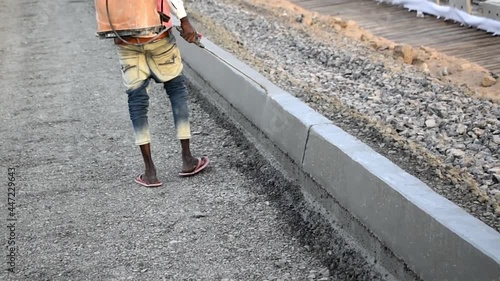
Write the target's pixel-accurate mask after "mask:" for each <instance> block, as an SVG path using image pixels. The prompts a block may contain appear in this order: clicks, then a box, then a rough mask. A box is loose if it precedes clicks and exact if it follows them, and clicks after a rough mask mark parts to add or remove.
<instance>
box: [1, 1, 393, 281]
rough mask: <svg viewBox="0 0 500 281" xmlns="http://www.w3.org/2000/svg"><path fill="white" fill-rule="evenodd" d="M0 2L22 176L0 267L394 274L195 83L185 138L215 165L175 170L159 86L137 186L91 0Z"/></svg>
mask: <svg viewBox="0 0 500 281" xmlns="http://www.w3.org/2000/svg"><path fill="white" fill-rule="evenodd" d="M0 6H1V7H2V9H0V17H1V18H2V19H3V20H4V26H3V28H1V29H0V35H1V36H2V37H3V38H9V40H7V41H5V42H4V43H3V44H2V45H1V46H0V63H1V66H2V67H1V68H0V75H1V76H2V79H1V80H0V88H2V89H4V91H2V92H1V93H0V95H1V96H2V101H3V102H2V105H3V106H2V107H1V108H0V115H2V116H3V118H5V122H2V124H1V126H0V132H1V133H0V140H1V143H2V146H0V163H2V164H3V165H2V171H3V172H4V173H5V174H6V173H7V168H8V167H13V166H15V167H16V184H17V187H16V188H17V190H16V205H15V214H16V218H17V221H16V222H15V223H16V228H15V239H16V240H15V242H16V244H15V246H16V247H17V251H16V265H15V271H16V273H15V274H14V275H10V276H8V275H7V272H6V271H5V270H2V272H1V273H0V279H1V280H40V281H42V280H54V281H55V280H391V279H390V278H389V277H387V276H382V275H381V274H379V273H377V272H375V271H374V270H372V265H371V264H370V263H369V262H368V259H366V258H364V257H363V256H361V255H360V254H359V253H357V252H356V251H354V250H352V248H351V247H350V244H348V243H347V242H346V241H345V239H344V238H342V237H341V236H340V235H338V232H336V231H335V229H329V228H328V225H327V224H326V223H322V221H321V217H319V216H318V215H317V214H316V215H315V213H314V212H311V213H310V214H309V218H311V219H306V218H308V217H303V214H304V213H307V212H308V209H307V206H306V205H305V203H304V200H303V198H302V197H301V194H300V192H299V187H297V186H293V185H291V184H290V183H289V182H288V181H286V180H285V179H284V178H283V177H282V176H281V174H280V173H279V171H276V170H274V169H273V168H272V167H271V166H270V165H268V164H267V162H266V160H265V159H263V158H262V157H261V156H259V155H258V153H257V152H256V150H255V149H254V148H253V147H252V146H250V145H249V144H248V143H247V142H246V140H245V139H244V138H243V137H242V136H241V134H239V132H238V131H235V130H234V129H233V128H232V127H231V126H230V125H228V124H225V123H224V122H221V120H224V119H223V117H220V116H217V113H216V112H213V111H212V112H211V111H208V110H205V109H204V104H203V102H202V101H200V100H199V99H198V98H197V96H196V95H192V96H191V98H190V104H191V114H192V125H193V131H194V132H197V134H196V137H195V138H194V142H193V151H194V152H196V155H199V154H201V153H204V154H205V153H206V154H208V155H209V156H210V158H211V160H212V164H211V167H210V168H209V169H208V170H207V171H206V172H204V173H203V174H200V175H198V176H196V177H193V178H188V179H181V178H179V177H177V176H176V172H177V171H178V169H179V168H180V157H179V153H180V151H179V150H180V148H179V145H178V143H177V141H176V140H175V133H174V132H173V131H172V130H171V128H172V127H173V124H172V123H173V122H172V118H171V108H170V106H169V105H168V102H167V98H166V97H165V94H164V92H163V91H162V88H161V87H160V85H155V86H154V87H153V89H152V91H151V109H150V116H151V120H150V121H151V127H152V135H153V154H154V155H155V156H154V157H155V159H156V164H157V169H158V172H159V177H160V179H161V180H163V181H164V183H165V185H164V186H163V187H161V188H158V189H146V188H142V187H140V186H138V185H136V184H135V183H134V182H133V181H132V179H133V177H134V176H135V175H136V174H137V173H139V172H140V171H141V168H142V163H141V162H142V160H141V159H140V153H139V151H138V149H137V147H136V146H134V145H133V135H132V129H131V125H130V121H129V120H128V113H127V104H126V95H125V93H124V89H123V85H122V84H121V78H120V71H119V65H118V61H117V58H116V54H115V51H114V49H113V47H112V43H111V42H110V41H109V40H108V41H99V40H98V39H96V38H95V37H93V32H94V31H95V14H94V12H93V11H94V10H93V1H63V0H53V1H42V0H38V1H31V2H29V3H25V2H19V1H7V2H2V4H0ZM73 11H78V17H76V18H75V17H74V12H73ZM41 34H43V36H42V35H41ZM220 144H223V145H220ZM5 177H6V175H5ZM5 181H6V179H5ZM6 194H7V189H6V188H5V189H4V191H3V192H2V194H1V196H2V198H3V199H2V200H3V202H6V201H7V200H6ZM5 207H6V206H5ZM2 213H3V214H7V212H6V211H4V212H2ZM3 218H4V219H6V218H5V217H3ZM4 222H5V220H4ZM4 229H6V228H5V227H4ZM5 235H7V234H6V232H4V237H6V236H5ZM9 235H11V234H9ZM2 253H4V254H5V253H6V252H2ZM4 257H5V256H4ZM4 266H5V264H4Z"/></svg>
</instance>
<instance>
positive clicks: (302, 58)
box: [186, 0, 500, 230]
mask: <svg viewBox="0 0 500 281" xmlns="http://www.w3.org/2000/svg"><path fill="white" fill-rule="evenodd" d="M186 2H187V4H186V5H187V7H188V8H189V12H190V13H191V15H192V17H193V18H194V19H196V21H197V25H196V27H197V28H199V29H200V30H201V31H202V32H204V35H205V36H206V37H207V38H209V39H210V40H213V41H214V42H216V43H217V44H220V45H221V46H222V47H224V48H226V49H228V50H229V51H231V52H232V53H234V54H235V55H237V56H238V57H239V58H240V59H242V60H244V61H246V62H247V63H249V64H250V65H252V66H253V67H255V68H256V69H257V70H259V71H260V72H261V73H263V74H264V75H265V76H267V77H268V78H269V79H270V80H271V81H273V82H274V83H276V84H278V85H279V86H281V87H283V88H284V89H286V90H288V91H289V92H290V93H292V94H293V95H295V96H297V97H299V98H300V99H302V100H303V101H305V102H306V103H308V104H309V105H310V106H311V107H313V108H314V109H316V110H318V111H319V112H321V113H322V114H324V115H325V116H327V117H328V118H330V119H332V120H333V121H335V122H336V123H337V124H338V125H339V126H341V127H342V128H343V129H345V130H346V131H348V132H350V133H351V134H354V135H355V136H357V137H358V138H360V139H362V140H363V141H365V142H366V143H368V144H369V145H370V146H372V147H373V148H374V149H375V150H377V151H379V152H380V153H382V154H384V155H386V156H387V157H388V158H390V159H391V160H392V161H394V162H396V163H397V164H399V165H400V166H402V167H403V168H405V169H406V170H407V171H408V172H410V173H412V174H413V175H415V176H417V177H419V178H421V179H422V180H423V181H425V182H426V183H427V184H429V185H430V186H431V187H433V188H434V189H435V190H436V191H437V192H439V193H440V194H442V195H443V196H445V197H447V198H448V199H450V200H452V201H453V202H455V203H456V204H458V205H460V206H462V207H463V208H464V209H465V210H467V211H468V212H469V213H471V214H473V215H475V216H476V217H478V218H479V219H481V220H482V221H483V222H485V223H487V224H488V225H490V226H492V227H493V228H495V229H496V230H500V220H499V218H500V207H499V202H500V196H499V195H498V193H499V190H500V182H499V181H498V178H499V176H500V175H499V174H498V170H499V169H498V168H499V167H500V149H499V147H500V145H499V139H500V106H499V104H496V103H492V102H490V101H487V100H481V99H476V98H474V97H471V96H468V95H467V94H466V93H465V92H464V90H463V89H461V88H457V87H454V86H451V85H445V84H442V83H437V82H435V81H433V79H431V78H430V77H429V76H427V75H426V74H424V73H420V72H417V71H416V70H414V69H413V68H411V67H405V68H404V69H403V71H396V70H391V69H389V68H387V67H386V66H385V64H384V61H381V60H375V59H373V57H374V56H373V52H372V51H371V50H369V49H368V48H366V47H364V46H362V45H361V44H358V43H357V42H355V41H352V40H348V39H346V38H344V37H342V36H341V35H340V34H336V32H335V31H334V30H330V31H329V32H330V33H331V34H333V36H332V37H331V41H330V42H329V43H328V44H325V43H323V42H322V41H321V40H319V39H318V38H315V37H314V36H312V35H310V34H308V33H307V32H304V30H303V29H302V27H297V23H295V22H296V20H290V18H293V19H295V18H297V15H292V16H290V15H285V14H277V13H276V12H270V11H269V10H265V9H263V8H259V7H255V6H253V5H251V4H248V3H246V1H229V0H227V1H216V0H203V1H186ZM242 3H243V4H242Z"/></svg>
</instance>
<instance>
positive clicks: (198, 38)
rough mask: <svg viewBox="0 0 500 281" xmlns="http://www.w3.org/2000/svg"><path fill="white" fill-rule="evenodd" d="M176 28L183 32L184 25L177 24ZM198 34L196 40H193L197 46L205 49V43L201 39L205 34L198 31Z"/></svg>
mask: <svg viewBox="0 0 500 281" xmlns="http://www.w3.org/2000/svg"><path fill="white" fill-rule="evenodd" d="M175 28H177V31H179V33H180V34H182V27H180V26H176V27H175ZM197 34H198V35H197V36H196V41H194V42H193V44H195V45H196V46H198V47H200V48H202V49H205V45H203V43H201V39H202V38H203V34H201V33H197Z"/></svg>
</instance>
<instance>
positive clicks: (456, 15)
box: [375, 0, 500, 35]
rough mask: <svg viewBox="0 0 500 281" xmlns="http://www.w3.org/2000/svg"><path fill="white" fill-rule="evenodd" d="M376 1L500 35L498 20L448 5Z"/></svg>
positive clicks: (425, 1)
mask: <svg viewBox="0 0 500 281" xmlns="http://www.w3.org/2000/svg"><path fill="white" fill-rule="evenodd" d="M375 1H377V2H385V3H388V4H393V5H399V6H403V7H405V8H407V9H408V10H410V11H417V13H420V12H422V13H426V14H429V15H433V16H435V17H437V18H438V19H439V18H443V19H444V20H453V21H455V22H458V23H461V24H462V25H467V26H470V27H475V28H478V29H481V30H484V31H486V32H489V33H493V35H500V21H496V20H493V19H489V18H484V17H478V16H473V15H469V14H468V13H466V12H464V11H462V10H459V9H456V8H453V7H449V6H440V5H438V4H436V3H434V2H431V1H428V0H375Z"/></svg>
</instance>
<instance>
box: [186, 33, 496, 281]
mask: <svg viewBox="0 0 500 281" xmlns="http://www.w3.org/2000/svg"><path fill="white" fill-rule="evenodd" d="M176 36H177V37H178V38H179V36H178V33H176ZM203 43H204V44H205V46H206V48H207V49H209V50H210V51H212V52H213V53H215V54H216V55H217V56H218V57H219V58H222V59H223V60H224V61H222V60H220V59H219V58H217V57H215V56H214V55H212V54H209V53H208V52H206V51H205V50H203V49H200V48H198V47H197V46H195V45H190V44H187V43H186V42H185V41H183V40H182V39H180V40H178V44H179V46H180V48H181V50H182V55H183V59H184V62H185V63H186V64H188V65H189V67H190V68H192V69H193V70H195V71H196V72H197V73H198V75H199V76H201V77H202V78H203V79H204V80H205V81H206V82H207V83H208V84H209V85H211V86H212V87H213V88H214V89H215V90H216V91H217V92H218V93H219V94H220V95H221V96H222V97H224V99H226V101H227V102H228V103H229V104H231V105H232V106H233V107H234V108H235V109H236V110H237V111H238V112H240V113H241V114H242V115H243V116H244V117H245V118H247V119H248V120H249V121H250V122H251V123H252V124H253V125H254V126H256V127H257V128H258V129H259V130H260V131H262V132H263V133H264V134H265V135H266V136H267V137H268V138H269V139H270V140H271V141H273V142H274V143H275V144H276V146H277V147H278V148H279V149H281V150H282V151H283V152H284V153H285V154H287V155H288V156H289V157H290V158H291V159H292V160H293V162H295V164H296V165H297V166H298V167H299V168H300V169H301V170H303V171H304V172H305V173H306V174H308V175H309V176H310V177H311V178H312V179H314V181H316V182H317V183H318V184H320V185H321V186H322V187H323V188H324V189H325V190H326V191H327V192H328V193H329V194H330V195H332V196H333V197H334V198H335V199H336V200H338V201H339V203H340V204H342V205H343V206H344V207H345V208H346V209H347V210H348V211H349V212H351V214H352V215H353V216H354V217H355V218H356V219H358V220H359V221H360V222H361V223H362V224H363V225H365V226H366V227H367V228H368V229H369V230H370V231H372V232H373V234H374V235H375V236H376V237H377V238H378V239H379V240H380V241H381V242H382V243H383V244H384V245H386V246H387V247H388V248H389V249H390V250H391V251H392V252H393V253H394V254H395V255H396V256H397V257H399V258H401V259H402V260H403V261H404V262H405V263H406V264H407V265H408V266H409V268H410V269H411V270H413V271H414V272H415V273H416V274H418V275H419V276H420V277H421V278H422V279H424V280H439V281H444V280H457V281H458V280H464V281H470V280H484V281H490V280H491V281H494V280H500V234H499V233H498V232H496V231H495V230H494V229H492V228H490V227H488V226H487V225H485V224H484V223H482V222H481V221H479V220H478V219H476V218H474V217H473V216H471V215H469V214H468V213H466V212H465V211H464V210H462V209H461V208H459V207H458V206H456V205H455V204H453V203H452V202H450V201H448V200H447V199H445V198H443V197H441V196H440V195H438V194H437V193H435V192H434V191H433V190H431V189H430V188H429V187H428V186H427V185H425V184H424V183H423V182H421V181H420V180H418V179H417V178H415V177H413V176H411V175H410V174H408V173H406V172H405V171H403V170H402V169H401V168H399V167H398V166H396V165H395V164H393V163H392V162H390V161H389V160H388V159H387V158H385V157H383V156H382V155H380V154H378V153H376V152H375V151H374V150H372V149H371V148H370V147H368V146H367V145H365V144H364V143H362V142H360V141H359V140H357V139H356V138H354V137H353V136H351V135H349V134H347V133H346V132H344V131H343V130H341V129H340V128H338V127H336V126H335V125H333V124H332V122H330V121H329V120H328V119H327V118H325V117H324V116H322V115H321V114H319V113H317V112H316V111H314V110H313V109H311V108H310V107H309V106H307V105H306V104H304V103H303V102H301V101H300V100H298V99H297V98H295V97H293V96H291V95H290V94H289V93H287V92H286V91H284V90H282V89H280V88H279V87H277V86H276V85H274V84H272V83H271V82H270V81H268V80H267V79H266V78H265V77H264V76H262V75H261V74H259V73H258V72H256V71H255V70H253V69H252V68H250V67H249V66H247V65H246V64H244V63H243V62H241V61H239V60H238V59H236V58H235V57H234V56H232V55H231V54H229V53H228V52H226V51H224V50H222V49H221V48H219V47H217V46H216V45H214V44H213V43H211V42H210V41H208V40H203ZM226 62H228V63H229V64H230V65H232V66H233V67H231V66H230V65H228V64H227V63H226Z"/></svg>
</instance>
